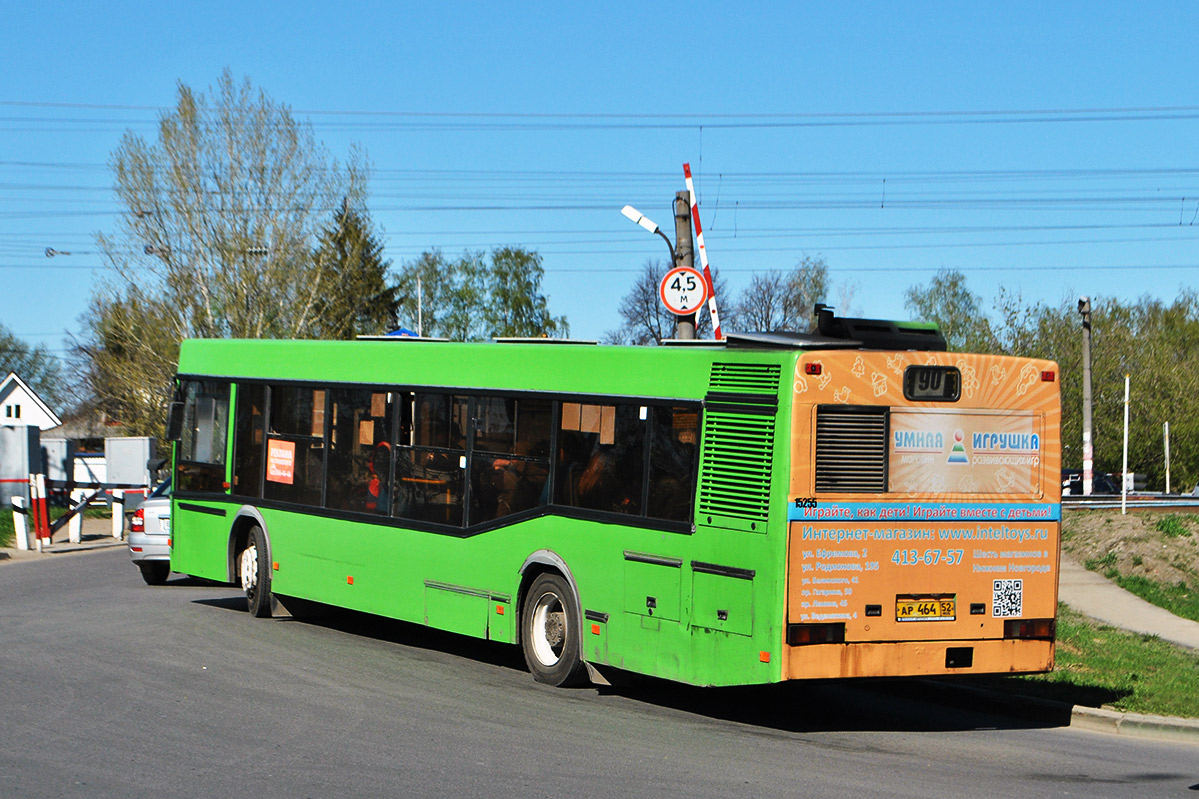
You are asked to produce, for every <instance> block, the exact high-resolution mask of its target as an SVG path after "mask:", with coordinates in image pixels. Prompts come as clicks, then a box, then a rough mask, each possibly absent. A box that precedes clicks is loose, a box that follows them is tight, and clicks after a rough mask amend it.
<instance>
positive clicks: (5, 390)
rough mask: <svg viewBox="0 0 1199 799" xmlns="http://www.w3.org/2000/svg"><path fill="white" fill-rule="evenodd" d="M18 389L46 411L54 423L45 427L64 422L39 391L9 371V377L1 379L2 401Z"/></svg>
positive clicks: (51, 427)
mask: <svg viewBox="0 0 1199 799" xmlns="http://www.w3.org/2000/svg"><path fill="white" fill-rule="evenodd" d="M18 390H19V391H22V392H24V394H25V396H27V397H28V398H29V399H30V400H32V401H33V404H34V405H36V406H37V408H38V410H40V411H41V412H42V413H44V414H45V415H46V418H47V419H49V420H50V421H52V422H53V423H54V424H52V425H50V426H49V427H47V428H45V429H47V430H49V429H53V428H55V427H58V426H60V425H61V424H62V419H60V418H58V414H57V413H55V412H54V411H52V410H50V406H49V405H47V404H46V403H45V402H44V401H43V400H42V398H41V397H40V396H38V393H37V392H36V391H34V390H33V389H32V388H30V387H29V384H27V383H26V382H25V381H24V380H22V379H21V376H20V375H18V374H17V373H16V372H9V373H8V377H6V378H4V380H3V381H0V402H3V401H4V400H5V399H7V398H8V397H10V396H11V395H12V394H13V393H14V392H16V391H18Z"/></svg>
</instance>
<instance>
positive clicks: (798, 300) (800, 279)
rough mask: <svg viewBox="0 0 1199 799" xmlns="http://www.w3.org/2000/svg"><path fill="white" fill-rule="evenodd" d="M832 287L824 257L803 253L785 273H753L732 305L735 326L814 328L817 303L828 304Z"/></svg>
mask: <svg viewBox="0 0 1199 799" xmlns="http://www.w3.org/2000/svg"><path fill="white" fill-rule="evenodd" d="M831 287H832V284H831V281H830V279H829V272H828V263H827V262H826V261H825V260H824V258H823V256H816V257H812V256H807V255H805V256H804V257H803V258H801V259H800V260H799V261H798V262H797V263H796V264H795V266H794V268H792V270H791V271H790V272H787V273H786V274H784V273H782V272H779V271H772V272H755V273H754V275H753V276H752V277H751V278H750V282H749V285H748V286H746V288H745V290H744V291H742V292H741V294H740V295H739V296H738V298H737V300H736V303H735V304H734V307H735V312H736V316H735V328H736V329H737V330H753V331H760V332H770V331H775V330H785V331H800V332H807V331H809V330H811V329H812V327H813V310H814V308H815V306H816V303H818V302H823V303H826V304H831V303H830V296H829V292H830V290H831Z"/></svg>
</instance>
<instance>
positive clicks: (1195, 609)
mask: <svg viewBox="0 0 1199 799" xmlns="http://www.w3.org/2000/svg"><path fill="white" fill-rule="evenodd" d="M1110 579H1112V580H1114V581H1115V583H1116V585H1118V586H1120V587H1121V588H1123V589H1124V590H1125V591H1128V592H1129V593H1130V594H1136V595H1137V596H1139V597H1140V598H1141V599H1143V600H1145V601H1146V602H1148V603H1149V604H1151V605H1157V606H1158V607H1159V608H1165V609H1166V610H1168V611H1170V612H1171V613H1173V614H1174V615H1175V616H1181V617H1182V618H1184V619H1190V620H1191V621H1199V586H1191V585H1188V584H1187V583H1186V581H1185V580H1180V581H1178V582H1177V583H1162V582H1159V581H1157V580H1151V579H1149V578H1148V577H1145V576H1144V575H1141V574H1118V573H1117V574H1115V575H1113V576H1112V577H1111V578H1110Z"/></svg>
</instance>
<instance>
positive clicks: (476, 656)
mask: <svg viewBox="0 0 1199 799" xmlns="http://www.w3.org/2000/svg"><path fill="white" fill-rule="evenodd" d="M187 582H188V581H186V580H178V581H175V583H174V584H178V585H183V584H186V583H187ZM192 601H193V602H194V603H196V604H201V605H207V606H210V607H215V608H219V609H222V610H233V611H237V612H241V613H244V612H245V611H246V602H245V598H244V597H243V596H241V595H240V594H238V595H235V596H227V597H219V598H213V597H207V598H203V599H194V600H192ZM284 601H285V602H286V608H287V609H289V610H291V611H292V612H293V613H294V614H295V615H294V616H293V617H292V618H290V619H288V618H286V616H285V617H284V620H285V621H287V622H291V621H300V622H302V623H305V624H312V625H315V626H319V627H324V628H326V629H329V630H335V631H337V632H341V633H345V634H348V635H354V636H361V637H364V638H371V639H374V640H377V641H385V642H387V643H390V644H395V645H397V646H403V647H409V648H416V649H422V650H429V651H436V652H442V653H445V654H448V655H452V656H455V657H460V658H464V659H467V660H474V661H477V662H480V663H486V664H489V665H492V666H497V667H500V668H504V669H508V670H511V671H514V672H524V671H525V664H524V659H523V657H522V656H521V652H520V649H519V647H516V646H511V645H508V644H500V643H496V642H493V641H480V640H478V639H475V638H470V637H467V636H463V635H456V634H454V633H447V632H443V631H440V630H434V629H431V628H428V627H425V626H423V625H420V624H413V623H409V622H403V621H397V620H395V619H388V618H384V617H381V616H374V615H371V614H368V613H360V612H356V611H350V610H343V609H339V608H333V607H329V606H326V605H320V604H317V603H309V602H301V603H297V602H295V601H294V600H292V601H287V600H284ZM283 612H284V613H286V610H285V611H283ZM615 676H617V677H618V678H620V679H619V682H620V684H619V685H617V686H604V687H593V688H589V689H588V688H585V689H581V690H582V691H583V692H587V691H593V692H595V695H596V696H597V697H622V698H625V699H628V700H631V701H634V702H643V703H646V704H649V705H655V706H659V707H665V708H670V709H673V710H676V711H680V712H684V713H691V714H695V715H697V716H704V717H709V718H713V719H720V720H724V721H732V722H737V723H741V724H747V725H751V726H755V727H761V728H764V729H771V730H779V731H786V732H827V731H911V732H926V731H956V730H975V729H1031V728H1043V727H1058V726H1066V725H1069V723H1070V710H1069V705H1055V704H1050V703H1044V702H1037V701H1030V700H1028V699H1026V698H1024V697H1021V696H1018V695H1014V694H1006V693H1004V692H1002V691H993V690H980V689H979V688H978V687H975V686H972V685H971V684H970V683H969V681H948V680H945V681H942V680H923V679H892V680H812V681H806V682H788V683H782V684H778V685H759V686H744V687H734V688H698V687H694V686H688V685H682V684H679V683H674V682H670V681H667V680H659V679H653V678H647V677H637V676H635V675H626V674H623V673H619V672H618V673H616V675H615ZM527 679H529V680H530V681H531V680H532V677H531V676H530V677H527Z"/></svg>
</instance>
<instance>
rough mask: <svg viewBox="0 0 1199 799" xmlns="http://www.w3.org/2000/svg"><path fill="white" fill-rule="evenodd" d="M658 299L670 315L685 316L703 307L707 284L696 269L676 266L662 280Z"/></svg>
mask: <svg viewBox="0 0 1199 799" xmlns="http://www.w3.org/2000/svg"><path fill="white" fill-rule="evenodd" d="M658 297H659V298H661V300H662V304H663V305H665V306H666V308H667V310H669V311H670V312H671V313H672V314H675V315H676V316H686V315H687V314H693V313H695V312H696V310H697V309H699V308H702V307H703V304H704V302H705V301H706V300H707V299H708V283H707V281H706V280H704V276H703V275H702V274H700V272H699V270H698V269H692V268H691V267H689V266H676V267H675V268H674V269H671V270H670V271H669V272H667V273H666V277H664V278H662V282H661V283H660V284H659V285H658Z"/></svg>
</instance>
